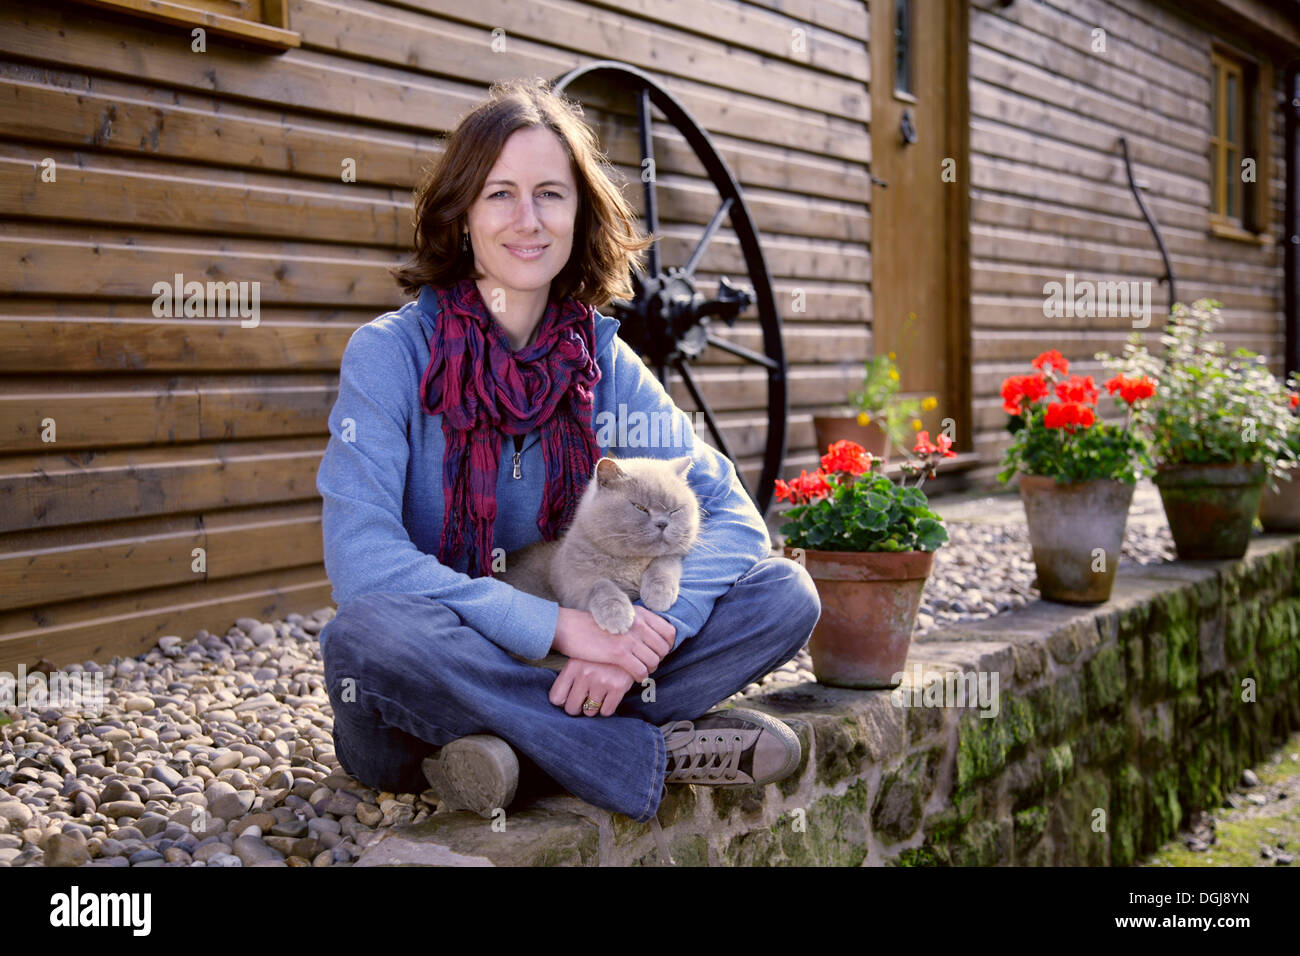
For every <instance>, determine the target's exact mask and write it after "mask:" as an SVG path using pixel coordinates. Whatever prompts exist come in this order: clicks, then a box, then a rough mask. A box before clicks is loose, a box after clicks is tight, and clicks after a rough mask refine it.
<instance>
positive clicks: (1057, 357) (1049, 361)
mask: <svg viewBox="0 0 1300 956" xmlns="http://www.w3.org/2000/svg"><path fill="white" fill-rule="evenodd" d="M1031 364H1032V365H1033V366H1034V368H1036V369H1038V370H1039V371H1040V372H1046V371H1047V369H1048V368H1055V369H1056V370H1057V371H1059V372H1060V373H1061V374H1062V375H1064V374H1065V373H1066V372H1068V371H1070V363H1069V362H1068V361H1067V360H1066V358H1065V356H1064V355H1062V354H1061V353H1060V352H1058V351H1057V350H1056V349H1048V350H1047V351H1046V352H1044V353H1043V354H1042V355H1040V356H1038V358H1036V359H1034V361H1033V362H1032V363H1031Z"/></svg>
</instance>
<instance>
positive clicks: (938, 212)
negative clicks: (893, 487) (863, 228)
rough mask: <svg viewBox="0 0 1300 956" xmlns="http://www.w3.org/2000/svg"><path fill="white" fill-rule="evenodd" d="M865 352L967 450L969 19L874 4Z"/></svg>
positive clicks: (889, 0)
mask: <svg viewBox="0 0 1300 956" xmlns="http://www.w3.org/2000/svg"><path fill="white" fill-rule="evenodd" d="M870 56H871V80H870V84H871V153H872V156H871V169H872V176H873V184H874V185H873V186H872V194H871V199H872V201H871V236H872V240H871V267H872V301H873V324H872V349H873V350H874V352H875V353H876V354H880V353H881V352H889V351H892V352H895V353H896V354H897V356H898V364H899V372H900V374H901V381H902V386H903V393H904V394H905V395H908V396H915V397H918V398H924V397H925V396H929V395H933V396H935V398H936V399H937V400H938V406H937V407H936V408H935V409H933V410H932V411H927V412H923V413H922V415H921V419H922V422H923V423H924V427H925V428H927V429H928V430H929V432H930V435H931V437H933V436H935V435H936V434H938V433H939V432H941V431H943V430H944V426H943V423H944V421H945V420H946V419H951V424H950V425H949V427H948V433H949V434H951V435H952V437H953V439H954V442H955V443H956V446H957V447H958V448H960V449H969V448H971V447H972V424H973V423H972V417H971V411H970V384H969V382H970V347H969V339H970V331H969V293H968V281H969V280H968V278H967V277H968V275H969V258H968V256H969V240H968V189H967V185H966V184H967V179H968V163H967V153H968V147H967V143H968V140H969V135H968V129H967V123H968V120H967V116H968V108H967V93H966V7H965V4H964V3H963V2H960V0H871V39H870Z"/></svg>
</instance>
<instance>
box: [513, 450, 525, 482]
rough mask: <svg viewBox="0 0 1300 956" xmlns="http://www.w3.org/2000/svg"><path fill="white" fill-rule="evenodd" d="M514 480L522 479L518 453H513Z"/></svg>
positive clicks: (522, 474)
mask: <svg viewBox="0 0 1300 956" xmlns="http://www.w3.org/2000/svg"><path fill="white" fill-rule="evenodd" d="M514 476H515V477H516V478H522V477H523V476H524V473H523V472H522V471H520V470H519V452H515V474H514Z"/></svg>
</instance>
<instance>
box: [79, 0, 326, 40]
mask: <svg viewBox="0 0 1300 956" xmlns="http://www.w3.org/2000/svg"><path fill="white" fill-rule="evenodd" d="M80 2H81V3H85V4H88V5H90V6H93V7H101V8H103V9H105V10H114V11H119V12H121V13H124V14H130V15H134V16H138V17H140V18H142V19H147V20H153V21H155V22H162V23H172V24H177V25H179V26H185V27H190V28H194V27H202V28H203V29H204V30H206V31H208V32H209V33H212V34H214V35H216V36H226V37H232V38H235V39H238V40H243V41H245V42H247V43H252V44H255V45H257V46H261V47H268V48H270V49H273V50H287V49H288V48H289V47H295V46H298V45H300V42H301V41H300V39H299V37H298V34H297V33H294V32H293V31H292V30H290V29H289V2H288V0H252V2H237V0H80Z"/></svg>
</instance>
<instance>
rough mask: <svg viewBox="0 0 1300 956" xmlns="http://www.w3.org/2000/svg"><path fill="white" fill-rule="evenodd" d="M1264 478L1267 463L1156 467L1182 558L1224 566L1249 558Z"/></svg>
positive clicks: (1172, 529) (1161, 495)
mask: <svg viewBox="0 0 1300 956" xmlns="http://www.w3.org/2000/svg"><path fill="white" fill-rule="evenodd" d="M1265 474H1266V469H1265V467H1264V463H1263V462H1251V463H1248V464H1233V463H1229V464H1216V465H1161V466H1160V467H1158V468H1157V469H1156V476H1155V479H1154V480H1155V484H1156V487H1157V488H1159V489H1160V500H1161V501H1162V502H1164V506H1165V517H1166V518H1168V519H1169V530H1170V531H1172V532H1173V535H1174V546H1175V548H1176V549H1177V551H1178V557H1179V558H1181V559H1182V560H1184V561H1221V560H1227V559H1231V558H1240V557H1241V556H1242V555H1243V554H1245V553H1246V548H1247V546H1248V545H1249V544H1250V528H1251V525H1252V524H1253V523H1254V520H1255V515H1256V514H1257V513H1258V512H1259V498H1260V491H1261V490H1262V489H1263V487H1264V477H1265Z"/></svg>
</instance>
